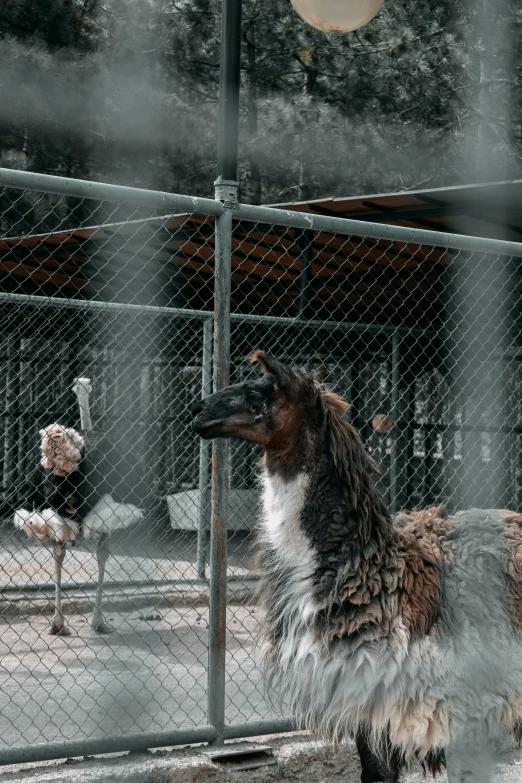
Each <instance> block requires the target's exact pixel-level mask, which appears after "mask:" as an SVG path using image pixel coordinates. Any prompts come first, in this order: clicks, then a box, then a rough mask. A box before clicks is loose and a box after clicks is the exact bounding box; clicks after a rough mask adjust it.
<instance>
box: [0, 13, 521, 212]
mask: <svg viewBox="0 0 522 783" xmlns="http://www.w3.org/2000/svg"><path fill="white" fill-rule="evenodd" d="M485 2H487V0H470V2H469V8H467V7H466V6H465V5H459V4H456V3H454V2H452V0H439V2H435V0H386V2H385V4H384V7H383V9H382V11H381V12H380V14H378V16H377V17H376V18H375V19H374V20H373V21H372V22H371V23H370V24H369V25H367V26H366V27H365V28H363V29H362V30H359V31H357V32H354V33H350V34H344V35H340V34H324V33H321V32H319V31H317V30H314V29H312V28H310V27H308V25H306V24H305V23H303V22H302V21H301V20H300V18H299V17H298V16H297V15H296V14H295V12H294V11H293V9H292V7H291V5H290V2H289V0H264V2H261V1H260V0H243V36H242V95H241V128H240V181H241V197H242V199H243V200H244V201H251V202H253V203H260V202H262V203H271V202H272V203H273V202H281V201H293V200H296V199H300V198H313V197H321V196H341V195H342V196H347V195H355V194H360V193H372V192H373V193H376V192H386V191H393V190H399V189H411V188H417V187H436V186H440V185H453V184H460V183H462V182H468V181H475V180H476V166H475V162H474V161H473V156H472V155H471V156H470V155H468V154H467V152H466V150H467V146H469V137H470V134H473V133H475V132H476V125H477V113H478V109H477V106H480V105H481V104H480V101H481V95H483V94H484V90H489V91H493V92H494V91H495V89H496V88H497V87H498V86H499V85H500V86H501V89H502V90H503V93H502V94H503V95H504V96H506V95H508V103H509V105H510V106H511V110H510V112H509V116H507V113H504V114H502V113H500V114H499V116H495V117H490V118H489V119H488V122H489V125H490V128H492V132H491V134H490V136H491V139H492V141H491V144H492V145H493V146H495V145H496V146H497V147H498V150H499V155H500V157H501V158H502V160H503V161H504V162H505V161H508V166H507V169H508V171H509V176H510V177H511V178H513V177H515V176H518V175H519V168H520V160H521V154H522V138H521V122H520V119H521V118H520V111H519V108H518V106H519V102H520V98H519V94H520V86H519V85H520V76H521V74H520V66H521V56H520V15H521V13H522V12H521V11H520V10H518V9H517V7H516V4H515V3H514V0H513V3H511V0H502V3H500V5H499V6H498V8H500V7H501V8H502V11H501V12H502V13H503V14H504V17H505V18H507V17H509V30H510V31H511V32H512V34H513V41H512V46H513V59H512V61H511V65H510V68H509V71H508V72H507V71H506V69H505V67H504V66H501V65H498V63H497V65H498V67H496V66H495V67H493V68H492V69H491V68H490V71H489V72H488V79H487V81H488V84H487V85H486V84H485V81H484V73H483V71H481V67H480V62H481V45H482V44H483V42H482V44H481V41H479V40H477V39H475V38H474V37H473V35H470V30H473V29H474V27H473V19H474V13H476V11H477V8H479V6H480V7H482V3H485ZM474 3H475V5H474ZM220 6H221V2H220V0H104V1H103V2H102V1H101V0H0V96H1V98H2V111H1V113H0V165H2V166H8V167H13V168H26V169H31V170H34V171H40V172H45V173H52V174H59V175H64V176H73V177H84V178H93V179H100V180H104V181H110V182H121V183H125V184H130V185H137V186H142V187H153V188H160V189H167V190H171V191H176V192H186V193H191V194H197V195H203V196H209V195H212V192H213V180H214V178H215V147H216V122H217V93H218V81H219V37H220ZM486 45H487V42H486ZM495 68H496V70H495ZM481 73H482V82H481ZM502 174H503V175H505V171H502ZM491 176H492V177H493V178H495V177H494V172H492V174H491Z"/></svg>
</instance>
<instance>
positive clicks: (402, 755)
mask: <svg viewBox="0 0 522 783" xmlns="http://www.w3.org/2000/svg"><path fill="white" fill-rule="evenodd" d="M254 359H255V360H257V361H259V363H260V364H261V366H262V369H263V370H264V372H265V373H266V375H265V376H262V377H260V378H259V379H257V380H255V381H248V382H245V383H243V384H238V385H237V386H232V387H229V388H228V389H224V390H223V391H221V392H218V393H216V394H214V395H211V396H209V397H207V398H206V399H205V401H204V402H202V403H201V404H200V405H199V410H196V416H195V420H194V429H195V430H196V432H199V434H201V435H202V436H203V437H219V436H221V437H223V436H225V437H239V438H243V439H245V440H250V441H254V442H256V443H258V444H260V445H261V446H263V448H264V452H265V454H264V458H263V462H262V479H261V480H262V488H263V506H264V513H263V517H262V520H261V525H260V527H261V529H260V534H259V542H258V559H259V563H258V565H259V567H260V569H261V572H262V575H263V579H262V581H261V584H260V589H259V600H260V607H261V610H262V618H263V619H262V622H261V631H262V638H263V646H262V650H263V657H264V661H265V665H266V669H267V674H268V678H269V681H270V682H271V683H272V685H273V686H274V690H275V692H277V693H278V694H281V695H282V697H283V699H284V701H285V702H286V705H287V707H289V708H290V709H291V711H292V712H293V714H294V715H295V716H296V717H297V719H298V720H299V721H301V722H304V723H305V725H307V726H308V727H309V728H310V729H313V730H314V731H315V732H317V733H318V734H319V735H321V736H323V737H324V738H325V739H327V740H330V741H333V742H339V741H342V740H344V739H346V738H348V737H351V736H354V735H355V736H356V737H357V744H358V748H359V752H360V755H361V761H362V765H363V773H362V780H363V781H365V783H371V782H373V781H386V783H391V782H392V781H397V780H398V779H399V774H400V768H401V765H402V764H403V763H404V762H405V761H407V760H408V759H409V758H413V757H415V758H420V759H421V760H422V759H425V760H426V762H427V764H428V765H429V766H430V768H431V769H432V771H434V770H436V769H437V767H439V766H440V762H441V760H442V758H443V755H442V752H443V751H447V755H448V775H449V779H450V781H451V782H452V783H453V782H455V783H463V782H464V781H474V783H479V782H481V781H489V780H490V779H491V775H492V766H493V747H494V744H495V743H496V742H497V741H498V740H499V739H500V738H501V736H502V735H503V734H506V733H507V734H510V733H514V732H515V733H516V732H518V731H519V727H520V723H521V722H522V516H520V515H517V514H513V513H510V512H508V511H498V510H493V511H480V510H476V509H472V510H470V511H464V512H459V513H457V514H455V515H454V516H452V517H447V515H446V513H445V509H444V508H443V507H440V508H438V509H431V510H428V511H424V512H412V513H411V514H402V515H400V517H399V518H398V519H395V520H393V519H392V518H391V516H390V514H389V512H388V510H387V508H386V507H385V505H384V504H383V502H382V499H381V498H380V495H379V493H378V492H377V490H376V489H375V488H374V486H373V484H372V481H371V476H372V473H374V472H375V471H376V468H375V465H374V463H373V462H372V460H371V458H370V457H369V455H368V454H367V453H366V452H365V450H364V448H363V446H362V443H361V441H360V439H359V436H358V434H357V433H356V431H355V430H354V429H353V427H352V426H351V425H350V423H349V422H348V421H347V420H346V417H345V412H346V410H347V407H348V405H347V403H345V402H344V401H343V400H341V399H340V398H339V397H337V396H336V395H334V394H331V393H329V392H327V391H326V390H325V389H324V388H323V387H321V386H320V384H318V383H317V381H315V380H314V378H313V377H312V376H310V375H308V374H306V373H300V372H296V371H292V370H290V369H289V368H286V367H284V366H283V365H281V364H279V363H278V362H276V361H274V360H272V359H270V358H269V357H267V356H266V355H265V354H263V353H262V352H256V354H255V355H254Z"/></svg>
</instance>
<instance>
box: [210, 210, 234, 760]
mask: <svg viewBox="0 0 522 783" xmlns="http://www.w3.org/2000/svg"><path fill="white" fill-rule="evenodd" d="M231 262H232V213H231V210H230V209H227V210H226V211H225V213H224V214H223V215H221V216H220V217H219V218H218V219H217V220H216V261H215V283H214V285H215V297H214V302H215V304H214V361H213V371H214V385H213V388H214V391H215V392H216V391H219V390H220V389H224V388H225V387H226V386H228V385H229V379H230V296H231ZM229 474H230V460H229V441H228V440H226V439H225V438H216V439H215V440H214V441H213V442H212V520H211V542H210V606H209V650H208V721H209V723H210V725H211V726H214V727H215V729H216V731H217V736H216V738H215V739H214V740H213V742H214V743H215V744H218V745H219V744H223V742H224V739H225V653H226V614H227V516H228V486H229Z"/></svg>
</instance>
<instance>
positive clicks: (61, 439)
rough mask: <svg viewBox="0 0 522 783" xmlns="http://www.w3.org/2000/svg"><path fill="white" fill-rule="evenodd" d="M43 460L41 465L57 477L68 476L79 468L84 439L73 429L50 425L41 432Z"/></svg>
mask: <svg viewBox="0 0 522 783" xmlns="http://www.w3.org/2000/svg"><path fill="white" fill-rule="evenodd" d="M40 437H41V439H42V440H41V443H40V448H41V450H42V459H41V461H40V464H41V466H42V467H43V468H46V469H47V470H52V471H53V472H54V473H55V474H56V475H57V476H67V475H68V474H69V473H72V471H73V470H75V469H76V468H77V467H78V462H79V461H80V457H81V455H82V450H83V447H84V443H85V442H84V439H83V438H82V436H81V435H80V434H79V433H78V432H76V430H73V429H72V428H71V427H62V425H61V424H50V425H49V426H48V427H45V428H44V429H43V430H40Z"/></svg>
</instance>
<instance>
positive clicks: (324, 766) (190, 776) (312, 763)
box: [0, 734, 522, 783]
mask: <svg viewBox="0 0 522 783" xmlns="http://www.w3.org/2000/svg"><path fill="white" fill-rule="evenodd" d="M247 742H248V743H254V744H262V745H263V746H265V747H266V746H269V747H270V748H272V750H273V755H274V758H275V760H276V763H275V764H273V765H272V766H262V767H259V768H258V769H249V770H243V771H239V770H234V769H233V768H228V767H224V766H222V765H220V764H219V763H215V762H213V761H212V760H211V759H209V758H208V757H207V756H205V755H204V753H203V754H202V753H198V750H202V748H181V749H167V750H159V751H153V752H150V753H143V754H128V755H122V756H114V755H113V756H107V757H103V758H96V759H94V758H88V759H68V760H67V761H65V762H47V763H43V764H27V765H19V766H16V767H14V766H13V767H4V768H3V770H2V769H0V783H210V781H212V783H272V781H278V780H287V781H292V782H293V783H359V781H360V768H359V763H358V758H357V753H356V751H355V748H354V747H353V746H352V745H347V746H345V747H343V748H341V749H340V750H338V751H335V752H334V751H332V750H331V749H330V748H326V747H325V746H324V745H323V744H322V743H320V742H316V741H311V740H310V739H309V738H308V737H306V735H304V734H301V735H300V734H294V735H286V736H282V737H281V736H271V737H257V738H254V739H252V740H250V741H241V742H237V743H230V745H231V746H232V747H238V746H239V747H241V746H244V745H245V744H246V743H247ZM227 744H228V743H227ZM499 761H500V763H499V765H498V769H497V775H496V778H495V783H520V781H522V753H521V752H520V751H513V752H509V753H504V754H503V755H502V757H501V758H500V760H499ZM429 780H431V777H425V776H424V774H423V772H422V770H421V769H420V767H415V768H414V769H412V770H410V771H409V772H407V773H406V774H405V775H404V783H426V781H429ZM437 780H438V781H440V783H447V778H446V775H445V774H444V773H443V774H442V776H441V777H440V778H438V779H437Z"/></svg>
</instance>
